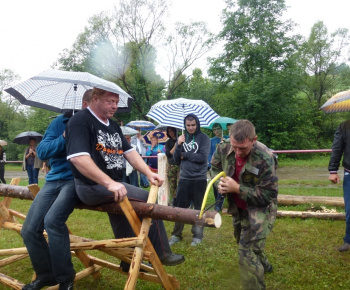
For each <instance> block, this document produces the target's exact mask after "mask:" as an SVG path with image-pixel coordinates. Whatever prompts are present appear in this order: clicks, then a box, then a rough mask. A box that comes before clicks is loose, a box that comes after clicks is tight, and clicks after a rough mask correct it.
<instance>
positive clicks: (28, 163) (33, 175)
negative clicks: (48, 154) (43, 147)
mask: <svg viewBox="0 0 350 290" xmlns="http://www.w3.org/2000/svg"><path fill="white" fill-rule="evenodd" d="M41 166H42V161H41V160H40V159H39V158H38V156H37V153H36V140H35V138H30V139H29V147H27V148H26V149H25V150H24V156H23V167H22V168H23V170H27V174H28V178H29V180H28V183H29V184H38V176H39V169H40V168H41Z"/></svg>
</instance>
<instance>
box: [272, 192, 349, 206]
mask: <svg viewBox="0 0 350 290" xmlns="http://www.w3.org/2000/svg"><path fill="white" fill-rule="evenodd" d="M277 201H278V205H298V204H307V203H314V204H323V205H332V206H339V207H344V198H342V197H331V196H301V195H300V196H299V195H287V194H279V195H278V197H277Z"/></svg>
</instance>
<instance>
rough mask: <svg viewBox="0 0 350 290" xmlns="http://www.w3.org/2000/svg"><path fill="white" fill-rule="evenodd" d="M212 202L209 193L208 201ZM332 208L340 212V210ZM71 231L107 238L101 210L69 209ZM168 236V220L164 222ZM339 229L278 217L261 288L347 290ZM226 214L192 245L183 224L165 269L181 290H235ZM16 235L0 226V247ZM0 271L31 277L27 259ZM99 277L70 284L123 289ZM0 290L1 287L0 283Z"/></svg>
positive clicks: (313, 189)
mask: <svg viewBox="0 0 350 290" xmlns="http://www.w3.org/2000/svg"><path fill="white" fill-rule="evenodd" d="M316 159H318V161H317V162H316V161H315V164H318V166H316V165H310V163H309V161H308V160H306V161H300V162H298V166H300V167H303V166H312V167H314V168H315V169H316V168H318V167H323V168H327V164H328V158H323V157H322V158H316ZM279 166H283V167H288V166H291V167H293V168H294V167H295V164H293V163H291V162H289V161H288V162H285V161H284V160H282V161H281V162H280V164H279ZM279 190H280V194H295V195H323V196H342V187H341V184H340V185H330V183H329V181H328V180H327V177H325V178H323V177H320V178H318V179H307V178H306V179H303V180H298V179H295V178H293V179H282V180H280V182H279ZM212 203H213V198H212V194H210V198H209V201H208V204H212ZM29 206H30V202H29V201H22V200H17V199H13V201H12V204H11V208H13V209H16V210H18V211H20V212H22V213H26V212H27V211H28V208H29ZM311 207H315V205H311V204H305V205H298V206H280V207H279V209H280V210H301V211H304V210H308V209H310V208H311ZM327 208H335V209H336V210H337V211H339V212H344V209H342V208H336V207H331V206H327ZM67 224H68V226H69V228H70V229H71V231H72V232H73V233H74V234H76V235H80V236H84V237H87V238H93V239H108V238H111V237H112V236H113V235H112V230H111V228H110V225H109V221H108V217H107V215H106V214H105V213H100V212H93V211H86V210H75V211H74V212H73V213H72V215H71V216H70V218H69V220H68V222H67ZM165 226H166V229H167V233H168V235H169V236H170V233H171V231H172V227H173V223H170V222H165ZM344 231H345V222H344V221H333V220H317V219H305V220H302V219H298V218H295V219H293V218H278V219H277V221H276V223H275V226H274V229H273V231H272V233H271V234H270V236H269V237H268V239H267V243H266V252H267V255H268V257H269V259H270V261H271V263H272V264H273V267H274V271H273V273H270V274H267V275H266V276H265V282H266V285H267V289H276V290H277V289H278V290H279V289H282V290H283V289H308V290H309V289H310V290H316V289H317V290H318V289H335V290H336V289H350V271H349V270H348V267H349V266H348V265H349V263H350V252H344V253H340V252H339V251H338V247H339V246H340V245H341V244H342V242H343V241H342V237H343V235H344ZM232 232H233V229H232V218H231V217H230V216H225V215H224V216H222V226H221V228H219V229H213V228H206V229H205V231H204V240H203V243H202V244H201V245H199V246H198V247H196V248H192V247H191V246H190V243H191V239H192V234H191V226H190V225H186V226H185V230H184V239H183V241H182V242H181V243H179V244H176V245H174V246H173V248H172V249H173V251H174V252H175V253H181V254H184V255H185V256H186V262H185V263H183V264H181V265H178V266H175V267H166V270H167V272H168V273H169V274H173V275H175V276H176V278H177V279H178V280H179V281H180V283H181V289H240V286H239V285H240V278H239V270H238V257H237V254H238V249H237V245H236V243H235V241H234V239H233V235H232ZM22 246H23V242H22V239H21V238H20V237H19V235H18V234H17V233H15V232H12V231H7V230H1V234H0V248H11V247H22ZM89 254H92V255H94V256H97V257H100V258H105V259H107V260H108V261H111V262H115V263H118V262H119V261H118V260H117V259H115V258H113V257H109V256H106V255H105V254H103V253H99V252H92V251H90V252H89ZM73 262H74V266H75V269H76V270H77V271H78V270H81V269H82V266H81V264H80V262H79V261H78V260H77V259H76V258H73ZM1 272H2V273H4V274H7V275H10V276H13V277H14V278H16V279H18V280H20V281H22V282H27V281H29V280H30V279H31V277H32V274H33V272H32V268H31V264H30V261H29V259H25V260H23V261H20V262H16V263H14V264H12V265H9V266H6V267H2V268H1ZM101 273H102V278H101V279H100V280H98V281H95V280H94V279H92V278H91V277H88V278H85V279H83V280H81V281H79V282H77V283H76V289H84V290H85V289H103V290H107V289H123V288H124V284H125V281H126V276H123V275H119V274H118V273H115V272H113V271H110V270H108V269H103V270H101ZM0 289H1V290H2V289H7V288H5V287H4V286H1V285H0ZM137 289H162V288H161V287H160V286H159V285H157V284H154V283H149V282H143V281H138V283H137Z"/></svg>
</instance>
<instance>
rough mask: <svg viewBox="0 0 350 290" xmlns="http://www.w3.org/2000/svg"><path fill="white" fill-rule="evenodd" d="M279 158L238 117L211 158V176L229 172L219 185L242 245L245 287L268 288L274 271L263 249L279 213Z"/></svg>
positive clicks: (242, 270)
mask: <svg viewBox="0 0 350 290" xmlns="http://www.w3.org/2000/svg"><path fill="white" fill-rule="evenodd" d="M276 166H277V161H276V160H275V158H274V156H273V154H272V153H271V152H270V151H269V149H268V148H267V147H266V146H265V145H264V144H262V143H260V142H258V141H257V136H256V134H255V128H254V125H253V124H252V123H251V122H249V121H248V120H239V121H237V122H236V123H234V124H233V126H232V128H231V129H230V139H229V140H228V139H227V140H225V141H223V142H221V143H220V144H219V145H218V146H217V149H216V152H215V153H214V155H213V158H212V160H211V171H212V174H213V175H212V176H215V175H217V174H218V173H220V172H221V171H224V172H225V173H226V177H225V178H221V179H220V181H219V182H218V183H217V184H216V186H217V187H218V190H219V193H221V194H226V195H227V199H228V203H229V209H228V212H229V213H231V214H232V216H233V227H234V236H235V238H236V240H237V243H238V244H239V250H238V252H239V267H240V272H241V282H242V285H243V288H244V289H254V290H255V289H265V288H266V287H265V282H264V273H265V272H271V271H272V265H271V264H270V262H269V261H268V259H267V257H266V255H265V252H264V248H265V241H266V237H267V235H268V234H269V233H270V232H271V230H272V226H273V224H274V222H275V219H276V213H277V194H278V187H277V181H278V178H277V176H276Z"/></svg>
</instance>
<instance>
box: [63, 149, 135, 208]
mask: <svg viewBox="0 0 350 290" xmlns="http://www.w3.org/2000/svg"><path fill="white" fill-rule="evenodd" d="M133 152H135V153H136V151H135V150H133ZM136 154H137V153H136ZM69 160H70V162H72V164H73V165H74V166H75V168H76V169H77V170H78V171H79V172H80V173H81V174H83V175H84V176H85V177H87V178H89V179H91V180H92V181H95V182H96V183H98V184H100V185H102V186H104V187H106V188H107V189H108V190H109V191H111V192H113V193H114V201H115V202H120V201H123V200H124V198H125V196H126V193H127V192H126V188H125V186H124V185H123V184H122V183H120V182H116V181H114V180H113V179H112V178H110V177H109V176H108V175H107V174H105V173H104V172H103V171H102V170H101V169H100V168H98V167H97V165H96V164H95V162H94V161H93V160H92V158H91V157H90V156H89V155H80V156H76V157H72V158H70V159H69Z"/></svg>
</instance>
